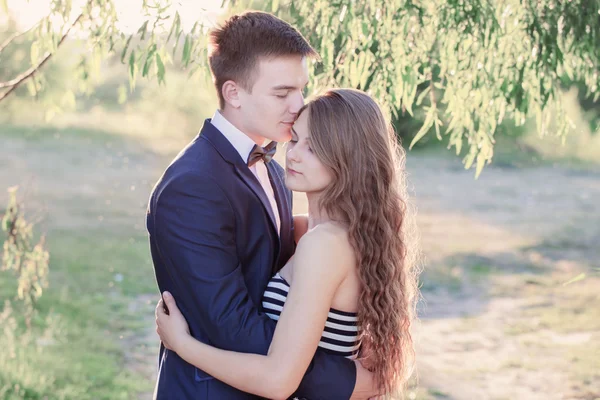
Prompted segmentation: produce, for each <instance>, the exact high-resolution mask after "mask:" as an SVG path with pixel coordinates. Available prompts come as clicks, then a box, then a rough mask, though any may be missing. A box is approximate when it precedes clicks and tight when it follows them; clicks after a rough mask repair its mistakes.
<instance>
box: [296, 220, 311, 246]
mask: <svg viewBox="0 0 600 400" xmlns="http://www.w3.org/2000/svg"><path fill="white" fill-rule="evenodd" d="M307 231H308V214H297V215H294V241H295V242H296V244H298V243H300V239H301V238H302V236H304V234H305V233H306V232H307Z"/></svg>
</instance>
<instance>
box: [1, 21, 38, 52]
mask: <svg viewBox="0 0 600 400" xmlns="http://www.w3.org/2000/svg"><path fill="white" fill-rule="evenodd" d="M41 21H43V19H42V20H41ZM41 21H38V22H36V23H35V24H34V25H33V26H32V27H30V28H29V29H27V30H24V31H23V32H15V33H13V34H12V35H10V36H9V37H8V38H7V39H6V40H5V41H4V43H2V44H1V45H0V53H2V51H3V50H4V49H5V48H7V47H8V46H9V45H10V44H11V43H12V42H14V41H15V40H16V39H18V38H20V37H21V36H23V35H25V34H27V33H29V32H31V30H33V28H35V27H37V26H38V25H39V24H40V22H41Z"/></svg>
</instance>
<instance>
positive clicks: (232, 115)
mask: <svg viewBox="0 0 600 400" xmlns="http://www.w3.org/2000/svg"><path fill="white" fill-rule="evenodd" d="M219 112H220V113H221V115H222V116H223V117H224V118H225V119H226V120H227V121H228V122H229V123H230V124H231V125H233V126H235V127H236V128H237V129H239V130H240V132H242V133H243V134H244V135H246V136H248V137H249V138H250V139H251V140H252V141H253V142H254V143H256V144H257V145H259V146H262V145H263V144H264V143H265V138H264V137H262V136H257V135H252V134H249V133H248V132H246V129H244V125H243V124H241V121H240V118H239V114H238V113H236V112H235V111H233V110H231V109H229V108H228V109H224V110H222V109H219Z"/></svg>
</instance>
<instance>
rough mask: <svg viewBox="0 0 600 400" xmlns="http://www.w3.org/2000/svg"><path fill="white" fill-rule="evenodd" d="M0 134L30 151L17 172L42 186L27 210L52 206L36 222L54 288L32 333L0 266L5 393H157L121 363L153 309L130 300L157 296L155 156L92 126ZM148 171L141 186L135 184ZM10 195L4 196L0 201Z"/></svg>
mask: <svg viewBox="0 0 600 400" xmlns="http://www.w3.org/2000/svg"><path fill="white" fill-rule="evenodd" d="M0 135H2V137H3V140H8V141H10V142H12V143H19V142H20V143H25V145H26V146H25V147H26V148H27V150H28V151H27V153H23V154H21V155H20V156H21V159H22V160H25V161H26V163H25V165H26V166H27V170H25V171H23V170H19V168H16V170H15V172H16V173H17V174H21V173H24V174H26V175H31V176H34V177H35V178H36V182H41V183H40V184H38V185H32V186H35V188H34V189H32V190H31V191H30V194H29V195H28V198H27V200H28V201H27V202H26V205H27V206H30V208H29V209H28V210H31V209H32V208H34V209H35V208H36V207H31V206H32V205H35V204H44V205H45V206H46V207H47V211H46V212H45V213H47V215H46V218H45V220H44V221H43V222H42V223H41V224H40V225H39V226H38V227H37V228H38V233H41V231H45V233H46V234H47V247H48V250H49V252H50V255H51V256H50V277H49V278H50V279H49V281H50V282H49V287H48V288H47V289H46V290H45V291H44V293H43V296H42V297H41V299H40V301H39V303H38V305H37V310H38V311H37V314H36V316H35V318H34V320H33V327H32V329H31V331H29V332H26V331H25V329H24V325H23V320H22V318H21V315H20V312H19V310H20V309H19V303H18V301H15V300H14V298H15V295H16V288H15V283H14V279H12V275H11V274H10V272H7V271H3V272H0V275H1V276H2V279H1V280H0V295H1V296H2V298H3V299H10V300H11V303H12V308H13V310H12V312H8V311H6V309H5V315H4V317H3V318H4V320H3V323H0V326H3V327H7V326H12V327H13V328H12V329H11V330H8V329H6V330H4V332H2V331H0V347H1V348H2V349H3V351H2V352H0V399H2V400H9V399H10V400H12V399H94V400H95V399H130V398H132V396H134V395H135V394H136V393H140V392H146V393H147V392H149V391H151V390H152V387H153V382H151V381H150V380H149V377H148V376H147V375H146V374H143V373H141V372H139V371H137V370H136V369H132V368H128V367H127V366H126V364H125V361H126V358H127V357H126V356H127V353H128V352H131V350H132V349H129V348H127V345H128V342H127V340H128V339H130V338H131V337H135V336H145V335H147V331H148V329H149V326H148V324H147V315H146V314H148V315H152V314H151V313H152V309H151V308H150V307H147V308H145V309H143V310H142V311H141V312H140V310H134V309H132V308H131V306H130V305H131V304H132V303H134V302H135V301H136V299H137V298H138V297H139V296H142V295H147V294H149V293H156V286H155V282H154V274H153V269H152V264H151V260H150V255H149V250H148V244H147V237H146V234H145V231H144V216H145V213H144V203H145V199H147V195H148V192H149V190H150V187H151V182H150V179H153V178H154V179H156V177H157V176H158V175H156V173H155V170H154V168H155V165H154V164H155V163H156V162H151V161H150V160H152V158H153V157H156V156H154V155H153V154H152V153H147V151H146V152H145V151H143V149H142V150H140V148H139V147H135V146H133V145H132V143H130V142H129V141H128V140H126V139H123V138H119V137H115V136H114V135H110V134H107V133H105V132H101V131H95V130H92V131H88V130H84V129H67V128H65V129H58V130H56V129H50V128H41V129H40V128H22V127H21V128H19V127H14V126H9V127H3V128H2V129H0ZM107 142H112V143H113V145H114V150H116V151H115V153H116V154H113V150H112V149H107V148H106V146H105V144H106V143H107ZM6 143H8V142H6ZM119 153H120V154H121V155H120V156H119ZM110 156H112V157H114V158H115V159H117V160H119V159H120V160H122V159H123V158H125V157H128V158H129V160H130V162H129V164H130V165H131V164H132V165H134V166H135V165H136V164H137V165H144V167H146V168H147V170H146V171H145V172H144V171H142V172H140V171H139V170H138V169H137V168H127V169H126V168H125V167H126V165H125V164H124V163H122V162H115V163H113V164H112V165H111V166H106V167H104V168H102V169H97V165H96V163H97V162H98V161H100V160H103V159H105V157H110ZM115 156H116V157H115ZM42 159H43V160H42ZM126 170H127V171H128V172H125V171H126ZM112 176H120V182H121V185H120V186H121V189H119V188H116V189H115V187H114V186H115V182H114V181H113V180H111V179H106V178H107V177H109V178H110V177H112ZM144 176H145V177H146V178H147V182H146V184H145V185H142V184H141V183H140V182H138V181H140V179H141V178H142V177H144ZM23 177H24V176H23ZM3 178H4V179H10V178H7V177H6V176H0V179H3ZM130 180H131V181H136V182H137V184H138V190H137V191H131V190H130V188H129V183H128V181H130ZM5 197H6V196H5V195H4V194H0V200H4V198H5ZM107 199H112V202H111V203H107ZM28 215H29V214H26V217H27V216H28ZM99 216H102V217H103V218H102V219H101V220H100V219H99V218H98V217H99ZM0 240H2V238H1V237H0ZM157 297H158V295H157ZM15 333H16V334H15ZM157 345H158V343H156V346H157ZM151 362H155V358H152V361H151ZM150 368H151V367H150Z"/></svg>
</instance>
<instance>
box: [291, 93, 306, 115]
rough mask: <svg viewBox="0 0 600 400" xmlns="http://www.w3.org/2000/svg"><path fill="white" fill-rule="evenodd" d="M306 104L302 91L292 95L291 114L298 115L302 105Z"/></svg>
mask: <svg viewBox="0 0 600 400" xmlns="http://www.w3.org/2000/svg"><path fill="white" fill-rule="evenodd" d="M303 105H304V96H303V95H302V91H298V92H296V93H294V95H293V96H291V102H290V107H289V111H290V113H291V114H294V115H297V114H298V112H299V111H300V109H301V108H302V106H303Z"/></svg>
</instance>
